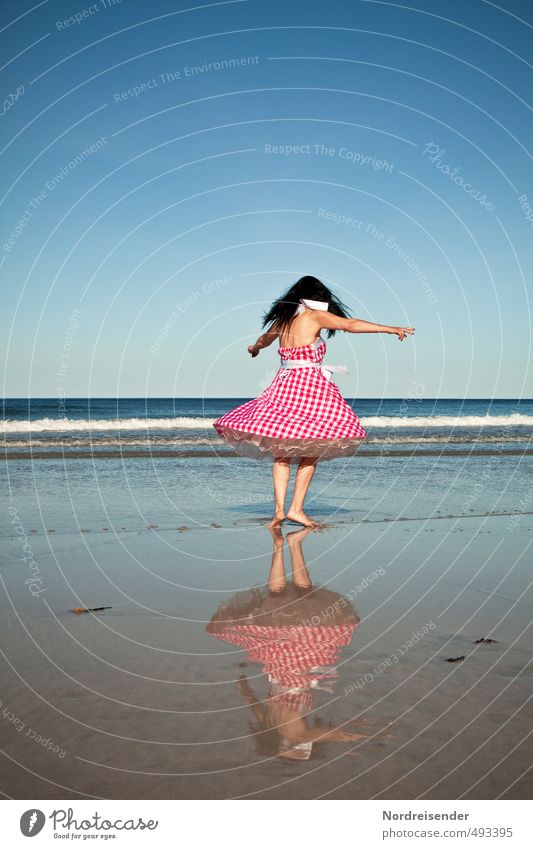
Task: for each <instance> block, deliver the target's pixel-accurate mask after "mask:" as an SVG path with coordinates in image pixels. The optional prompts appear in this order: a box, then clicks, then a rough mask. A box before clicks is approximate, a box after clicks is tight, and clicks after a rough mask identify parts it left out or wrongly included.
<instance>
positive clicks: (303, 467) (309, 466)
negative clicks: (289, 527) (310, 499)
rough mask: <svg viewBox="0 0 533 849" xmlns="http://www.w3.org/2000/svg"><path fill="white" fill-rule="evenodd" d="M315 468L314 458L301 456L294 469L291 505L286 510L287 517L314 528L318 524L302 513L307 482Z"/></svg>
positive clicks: (307, 487)
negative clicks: (294, 477)
mask: <svg viewBox="0 0 533 849" xmlns="http://www.w3.org/2000/svg"><path fill="white" fill-rule="evenodd" d="M315 469H316V460H314V459H313V458H312V457H302V459H301V460H300V464H299V466H298V469H297V471H296V479H295V481H294V492H293V494H292V502H291V506H290V507H289V509H288V511H287V519H292V520H293V521H294V522H299V523H300V524H301V525H305V526H306V527H308V528H314V527H317V525H319V524H320V523H319V522H315V521H314V520H313V519H310V518H309V516H307V515H306V514H305V513H304V501H305V496H306V495H307V490H308V489H309V484H310V483H311V480H312V478H313V475H314V473H315Z"/></svg>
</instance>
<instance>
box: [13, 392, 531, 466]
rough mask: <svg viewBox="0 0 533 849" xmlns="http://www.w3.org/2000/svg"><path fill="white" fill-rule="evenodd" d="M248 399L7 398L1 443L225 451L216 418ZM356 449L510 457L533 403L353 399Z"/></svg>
mask: <svg viewBox="0 0 533 849" xmlns="http://www.w3.org/2000/svg"><path fill="white" fill-rule="evenodd" d="M246 400H249V399H247V398H91V399H89V398H70V399H67V400H66V401H63V400H62V401H58V399H56V398H31V399H29V398H18V399H17V398H7V399H5V400H4V402H3V421H2V435H1V439H2V447H3V449H4V453H5V456H6V457H11V458H12V459H41V458H42V459H46V458H53V457H54V456H55V455H60V456H66V457H73V458H74V457H78V458H83V457H86V456H90V457H99V458H100V457H101V458H104V459H105V458H106V457H108V458H111V457H116V456H123V455H125V454H127V455H129V456H132V457H142V456H145V455H146V456H148V455H157V454H159V455H161V456H162V457H169V456H179V455H183V454H186V455H188V456H191V457H193V456H196V457H201V456H211V455H217V454H224V455H225V456H231V455H232V452H230V451H229V450H228V449H227V447H226V446H225V444H224V443H223V441H222V440H221V439H220V438H219V437H218V436H217V434H216V433H215V431H214V430H213V427H212V423H213V421H214V420H215V419H216V418H217V417H218V416H220V415H222V414H223V413H224V412H226V411H227V410H229V409H231V408H232V407H235V406H237V405H238V404H242V403H244V402H245V401H246ZM348 403H350V404H351V406H352V408H353V409H354V410H355V411H356V413H357V414H358V416H359V417H360V419H361V421H362V423H363V426H364V428H365V430H366V432H367V434H368V436H367V439H366V440H365V442H364V444H363V445H362V446H361V448H360V450H359V452H358V453H359V455H361V454H362V455H383V454H390V453H395V454H397V455H399V456H402V455H403V456H405V455H406V454H417V455H426V456H432V455H434V456H437V455H440V454H443V453H446V454H448V455H452V456H453V455H454V454H461V455H467V454H479V453H485V454H486V453H489V454H494V453H496V452H504V453H507V454H509V453H512V454H514V455H519V454H524V453H528V452H529V450H530V448H531V445H530V443H531V430H532V426H533V400H531V399H526V400H523V399H522V400H518V399H486V398H482V399H460V398H444V399H438V400H437V399H431V398H422V399H421V398H417V397H412V398H408V399H400V398H387V399H377V398H358V399H353V400H350V399H348Z"/></svg>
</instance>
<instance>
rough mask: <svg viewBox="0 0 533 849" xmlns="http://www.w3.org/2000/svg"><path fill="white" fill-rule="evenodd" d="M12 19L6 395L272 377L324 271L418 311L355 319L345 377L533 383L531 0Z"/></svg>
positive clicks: (6, 115)
mask: <svg viewBox="0 0 533 849" xmlns="http://www.w3.org/2000/svg"><path fill="white" fill-rule="evenodd" d="M16 19H18V20H16ZM2 21H3V23H2V27H3V31H2V32H1V33H0V38H1V39H3V55H4V56H7V60H8V63H7V65H6V67H4V69H3V71H2V74H3V83H4V85H3V91H4V92H5V94H4V98H5V100H4V106H3V115H2V121H3V123H4V133H3V152H2V162H3V168H2V204H3V213H4V214H3V216H2V221H3V227H2V243H1V245H0V260H1V262H2V265H1V271H0V273H1V275H2V282H3V288H2V293H3V294H2V301H3V310H2V319H1V320H2V327H1V331H2V332H1V343H0V344H1V346H2V361H3V362H4V363H5V370H4V394H5V395H7V396H26V395H31V396H51V397H53V396H55V395H57V394H58V392H59V387H60V379H59V377H58V374H59V373H61V375H62V382H61V391H62V392H66V394H67V395H70V396H84V395H88V394H90V395H92V396H115V395H121V396H144V395H150V396H173V395H175V396H199V395H208V396H253V395H256V394H258V392H259V391H261V388H262V387H264V385H266V383H267V382H268V381H269V379H270V378H271V377H272V376H273V373H274V370H275V369H276V367H277V355H276V352H275V348H274V347H273V348H271V349H269V350H268V351H265V352H263V353H262V354H261V355H260V357H258V358H257V359H254V360H251V359H250V357H249V355H248V354H247V353H246V345H247V344H249V343H250V342H252V341H254V340H255V338H256V335H257V334H258V333H259V330H260V317H261V314H262V312H263V310H264V309H265V308H266V307H267V306H268V304H269V303H270V302H271V301H272V300H273V299H274V298H275V297H276V296H277V295H278V294H279V293H280V291H282V290H283V289H284V288H285V287H286V286H288V285H289V284H290V283H292V282H293V281H294V280H296V279H297V278H298V277H300V276H301V275H302V274H313V275H315V276H317V277H319V278H321V279H322V280H324V281H325V282H327V283H328V284H329V285H331V286H332V287H333V288H334V289H335V291H336V292H337V293H338V294H339V295H340V296H341V297H342V299H343V300H344V301H345V302H346V303H347V304H348V305H349V306H350V308H351V311H352V314H353V315H354V316H357V317H359V318H364V319H367V320H369V321H377V322H380V323H386V324H406V325H413V326H414V327H416V335H415V337H413V338H411V339H408V340H406V341H405V342H403V343H399V342H398V340H397V339H396V338H395V337H393V336H384V335H379V336H377V335H373V334H372V335H370V334H368V335H351V336H348V335H345V334H343V335H340V336H337V337H335V339H334V340H332V341H331V343H330V345H329V350H328V355H327V358H328V361H329V362H333V363H345V364H346V365H348V368H349V375H348V376H347V377H342V378H339V380H338V382H339V386H340V388H341V390H342V392H343V394H344V395H346V396H357V395H359V396H362V397H407V396H408V395H409V393H410V392H411V390H412V386H413V384H417V385H418V386H419V387H420V386H423V394H424V395H425V396H426V397H439V396H440V397H450V396H458V397H468V396H470V397H479V396H483V397H487V396H488V397H490V396H497V397H518V396H524V397H531V395H532V394H533V392H532V388H533V387H532V382H531V369H530V361H531V351H530V346H531V327H530V317H531V311H530V303H529V299H528V298H529V294H530V293H531V268H532V263H531V260H532V247H531V246H532V242H533V182H532V176H533V167H532V162H531V154H530V153H529V152H528V147H529V148H530V139H531V136H532V123H533V122H532V117H531V90H532V85H531V83H532V64H533V55H532V54H533V51H532V49H531V45H532V43H533V42H532V34H533V29H532V26H533V9H532V7H531V4H530V3H528V2H518V0H514V1H513V2H505V3H502V4H500V5H499V6H497V5H495V4H493V3H488V2H482V0H472V2H471V3H464V2H456V0H451V2H449V3H447V4H446V5H445V6H443V5H442V4H440V3H437V2H424V3H422V2H418V5H413V6H407V5H405V6H403V7H402V6H398V5H395V4H393V3H381V2H380V3H376V2H358V0H351V1H350V2H336V1H335V0H332V2H330V3H328V4H327V5H325V4H311V3H308V2H301V0H297V2H291V3H290V4H289V3H286V2H285V3H280V2H277V0H275V1H274V2H269V3H264V2H260V0H242V2H230V3H215V4H198V5H194V4H192V3H191V4H190V5H187V4H184V3H181V2H179V3H175V2H173V3H171V2H160V0H156V2H153V3H151V4H149V5H148V6H147V5H146V4H144V3H139V2H134V0H131V1H130V0H122V2H121V3H119V2H112V0H105V2H98V3H93V4H90V3H84V2H83V0H80V2H69V3H66V2H44V3H40V4H38V5H36V6H35V7H32V6H31V5H30V4H29V3H26V2H22V3H20V2H17V3H14V2H11V3H9V2H8V3H4V4H3V5H2ZM461 181H462V182H461Z"/></svg>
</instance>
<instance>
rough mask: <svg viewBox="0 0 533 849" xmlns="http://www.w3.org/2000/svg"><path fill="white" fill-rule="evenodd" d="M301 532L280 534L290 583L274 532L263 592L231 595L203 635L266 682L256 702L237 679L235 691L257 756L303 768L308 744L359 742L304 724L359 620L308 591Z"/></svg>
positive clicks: (329, 595)
mask: <svg viewBox="0 0 533 849" xmlns="http://www.w3.org/2000/svg"><path fill="white" fill-rule="evenodd" d="M310 532H311V531H310V529H309V528H305V529H303V530H301V531H296V532H293V533H290V534H287V537H286V540H287V543H288V546H289V552H290V559H291V581H290V582H288V581H287V578H286V575H285V564H284V557H283V547H284V539H283V536H282V533H281V530H280V529H279V528H273V529H271V533H272V536H273V538H274V551H273V555H272V565H271V569H270V574H269V577H268V589H267V590H258V589H252V590H249V591H247V592H244V593H239V594H237V595H236V596H235V597H234V598H233V599H231V600H230V601H229V602H228V603H226V604H224V605H222V606H221V607H220V608H219V610H218V611H217V612H216V614H215V615H214V616H213V618H212V619H211V621H210V623H209V625H208V626H207V630H208V632H209V633H210V634H212V635H213V636H214V637H217V638H218V639H222V640H226V641H228V642H230V643H233V644H235V645H238V646H242V647H244V648H245V649H246V650H247V654H248V658H249V659H250V660H251V661H253V662H255V663H259V664H261V666H262V667H263V672H264V673H265V674H266V675H267V676H268V681H269V684H270V690H269V694H268V697H267V698H266V699H264V700H261V699H260V698H259V697H258V696H257V695H256V693H255V692H254V691H253V689H252V687H251V686H250V684H249V682H248V679H247V678H246V677H245V676H241V678H239V681H238V686H239V689H240V691H241V693H242V695H243V696H244V698H245V699H246V701H247V702H248V704H249V705H250V707H251V708H252V712H253V715H254V717H255V720H256V722H255V723H252V726H251V727H252V730H253V732H254V734H255V740H256V746H257V751H258V753H259V754H262V755H270V756H275V755H277V756H279V757H284V758H291V759H293V760H306V759H307V758H309V757H310V756H311V752H312V748H313V743H315V742H317V741H319V742H324V741H326V740H329V741H337V742H342V741H352V740H360V739H363V737H364V736H365V735H363V734H359V733H355V732H350V731H344V730H343V729H342V728H325V727H324V726H323V725H322V724H321V722H320V720H319V719H315V720H314V721H311V720H310V719H309V716H308V714H309V713H310V712H311V711H312V710H313V691H314V690H327V691H328V692H330V693H332V692H333V688H332V684H333V683H334V681H335V679H336V677H337V672H336V669H335V663H336V662H337V656H338V652H339V649H340V647H341V646H346V645H348V644H349V643H350V640H351V638H352V634H353V632H354V630H355V629H356V628H357V625H358V622H359V619H358V617H357V615H356V613H355V611H354V609H353V607H352V605H351V604H350V602H349V601H348V600H347V599H344V598H343V597H342V596H341V595H339V594H338V593H335V592H332V591H331V590H328V589H325V588H324V587H318V588H314V587H313V586H312V584H311V580H310V578H309V573H308V571H307V567H306V565H305V561H304V557H303V552H302V539H303V538H304V537H305V536H306V535H307V534H308V533H310Z"/></svg>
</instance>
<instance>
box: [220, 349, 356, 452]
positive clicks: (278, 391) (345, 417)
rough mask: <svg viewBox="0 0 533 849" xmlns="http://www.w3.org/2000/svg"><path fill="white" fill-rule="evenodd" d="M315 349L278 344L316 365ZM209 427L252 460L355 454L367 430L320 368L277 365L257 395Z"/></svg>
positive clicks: (320, 352) (318, 354) (319, 351)
mask: <svg viewBox="0 0 533 849" xmlns="http://www.w3.org/2000/svg"><path fill="white" fill-rule="evenodd" d="M325 347H326V346H325V343H324V342H322V345H320V346H319V347H318V348H314V347H313V346H305V348H307V349H310V350H307V351H306V350H305V348H298V349H295V348H292V349H287V348H285V349H284V348H280V349H279V352H280V354H281V355H282V357H285V358H287V359H288V358H294V356H295V352H298V353H301V354H303V355H304V356H302V359H303V358H305V359H310V360H311V361H315V362H317V363H318V364H319V363H320V362H321V359H322V357H323V355H324V352H325ZM213 426H214V427H215V429H216V431H217V433H218V434H219V435H220V436H221V437H222V438H223V439H224V440H225V442H226V443H227V444H228V445H230V446H231V447H233V448H234V449H235V451H237V452H238V453H239V454H242V455H244V456H247V457H253V458H255V459H284V460H288V461H289V462H298V461H299V460H301V458H302V457H309V458H312V459H314V460H333V459H335V458H338V457H346V456H352V455H353V454H355V453H356V452H357V450H358V448H359V446H360V445H361V443H362V441H363V440H364V439H365V437H366V432H365V430H364V428H363V426H362V424H361V422H360V420H359V418H358V416H357V414H356V413H355V412H354V411H353V410H352V408H351V407H350V406H349V404H347V403H346V401H345V400H344V398H343V397H342V395H341V393H340V391H339V388H338V386H337V385H336V384H335V383H334V382H333V381H332V380H329V379H328V378H327V377H326V376H325V375H324V374H323V373H322V371H321V370H320V368H306V367H302V368H281V369H280V370H279V371H278V372H277V374H276V376H275V377H274V380H273V381H272V383H271V384H270V386H269V387H268V388H267V389H265V391H264V392H262V393H261V395H259V397H257V398H254V399H253V400H251V401H247V402H246V403H245V404H241V405H240V406H238V407H235V408H234V409H233V410H230V411H229V412H227V413H225V414H224V415H223V416H221V417H220V418H219V419H217V420H216V421H215V422H214V423H213Z"/></svg>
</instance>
